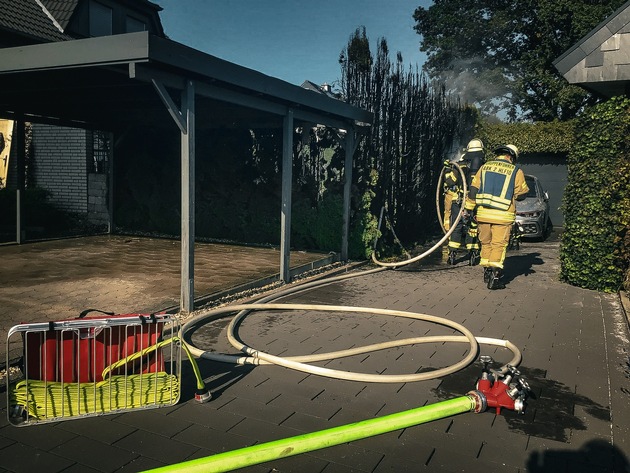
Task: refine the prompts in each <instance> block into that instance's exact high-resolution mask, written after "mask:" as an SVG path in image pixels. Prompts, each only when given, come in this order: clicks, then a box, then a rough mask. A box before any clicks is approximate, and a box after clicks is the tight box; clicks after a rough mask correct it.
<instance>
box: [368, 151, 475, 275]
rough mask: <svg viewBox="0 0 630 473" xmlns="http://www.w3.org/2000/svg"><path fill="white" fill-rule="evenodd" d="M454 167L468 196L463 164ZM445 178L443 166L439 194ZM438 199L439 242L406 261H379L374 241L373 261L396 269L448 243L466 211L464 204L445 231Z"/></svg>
mask: <svg viewBox="0 0 630 473" xmlns="http://www.w3.org/2000/svg"><path fill="white" fill-rule="evenodd" d="M452 165H453V167H454V168H455V169H456V170H457V171H458V172H459V174H460V176H461V178H462V184H463V195H464V196H466V195H467V193H468V187H467V184H466V176H465V175H464V171H463V170H462V168H461V166H460V165H459V164H457V163H455V162H454V163H452ZM443 178H444V168H442V172H441V173H440V177H439V179H438V186H437V189H438V191H437V194H438V195H439V191H440V187H441V186H440V183H441V182H442V180H443ZM436 200H437V208H438V219H439V220H440V226H441V227H442V230H443V231H444V235H443V236H442V238H440V239H439V240H438V241H437V243H435V244H434V245H433V246H432V247H431V248H429V249H428V250H426V251H425V252H424V253H421V254H419V255H417V256H414V257H413V258H409V259H407V260H404V261H394V262H384V261H379V260H378V258H377V257H376V241H375V242H374V251H373V252H372V261H373V262H374V264H376V265H378V266H381V267H383V268H391V269H396V268H399V267H401V266H405V265H408V264H411V263H415V262H416V261H420V260H421V259H423V258H425V257H426V256H428V255H430V254H431V253H433V252H434V251H435V250H437V249H438V248H440V247H441V246H442V245H444V243H446V242H447V241H448V239H449V238H450V237H451V234H452V233H453V232H454V231H455V228H456V227H457V224H458V223H459V221H460V220H461V218H462V213H463V212H464V206H463V205H462V207H461V209H460V212H459V213H458V214H457V217H456V218H455V221H454V222H453V224H452V225H451V226H450V228H449V229H448V231H445V230H446V229H445V228H444V224H443V222H442V218H441V216H440V210H439V209H440V204H439V198H436Z"/></svg>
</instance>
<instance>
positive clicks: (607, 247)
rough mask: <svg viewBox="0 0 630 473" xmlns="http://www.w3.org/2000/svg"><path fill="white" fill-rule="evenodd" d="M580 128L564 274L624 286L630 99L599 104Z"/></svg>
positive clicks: (571, 158) (602, 285) (629, 219)
mask: <svg viewBox="0 0 630 473" xmlns="http://www.w3.org/2000/svg"><path fill="white" fill-rule="evenodd" d="M575 132H576V142H575V146H574V147H573V149H572V150H571V152H570V153H569V155H568V160H567V164H568V171H569V172H568V184H567V187H566V190H565V194H564V201H563V207H564V216H565V226H564V234H563V236H562V244H561V248H560V261H561V278H562V279H563V280H565V281H567V282H569V283H570V284H574V285H576V286H580V287H584V288H587V289H595V290H600V291H605V292H614V291H618V290H619V289H620V288H621V286H622V284H623V282H624V279H626V280H627V277H628V276H627V271H628V266H629V253H628V246H627V241H628V229H629V226H630V99H628V98H621V97H618V98H613V99H611V100H609V101H607V102H604V103H602V104H600V105H597V106H596V107H593V108H592V109H591V110H589V111H588V112H587V113H585V114H584V115H583V116H582V117H581V118H579V119H578V121H577V123H576V124H575ZM624 240H626V244H624Z"/></svg>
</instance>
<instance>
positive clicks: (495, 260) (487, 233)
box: [479, 222, 512, 269]
mask: <svg viewBox="0 0 630 473" xmlns="http://www.w3.org/2000/svg"><path fill="white" fill-rule="evenodd" d="M511 230H512V224H511V223H484V222H479V242H480V243H481V260H480V261H479V264H480V265H481V266H489V267H492V268H500V269H503V261H504V260H505V251H506V249H507V245H508V242H509V240H510V231H511Z"/></svg>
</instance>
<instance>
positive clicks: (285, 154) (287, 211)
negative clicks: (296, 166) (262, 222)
mask: <svg viewBox="0 0 630 473" xmlns="http://www.w3.org/2000/svg"><path fill="white" fill-rule="evenodd" d="M292 180H293V110H291V109H289V110H288V112H287V114H286V115H285V116H284V122H283V131H282V213H281V215H280V280H281V281H282V282H285V283H287V282H290V280H291V273H290V271H289V269H290V251H291V250H290V249H291V182H292Z"/></svg>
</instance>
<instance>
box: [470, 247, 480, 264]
mask: <svg viewBox="0 0 630 473" xmlns="http://www.w3.org/2000/svg"><path fill="white" fill-rule="evenodd" d="M480 259H481V258H480V256H479V252H478V251H477V250H470V253H468V264H469V265H470V266H477V265H478V264H479V260H480Z"/></svg>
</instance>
